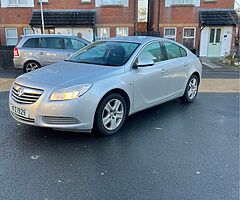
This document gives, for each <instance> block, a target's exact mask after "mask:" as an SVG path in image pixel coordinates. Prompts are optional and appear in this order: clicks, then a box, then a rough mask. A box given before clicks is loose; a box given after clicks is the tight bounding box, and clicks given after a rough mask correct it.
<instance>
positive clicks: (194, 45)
mask: <svg viewBox="0 0 240 200" xmlns="http://www.w3.org/2000/svg"><path fill="white" fill-rule="evenodd" d="M185 29H194V36H190V37H186V36H184V30H185ZM184 38H193V39H194V42H193V48H196V43H195V42H196V27H184V28H183V33H182V44H183V39H184Z"/></svg>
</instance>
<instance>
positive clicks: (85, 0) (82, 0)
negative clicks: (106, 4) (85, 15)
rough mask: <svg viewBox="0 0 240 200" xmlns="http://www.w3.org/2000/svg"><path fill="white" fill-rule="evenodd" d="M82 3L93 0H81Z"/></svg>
mask: <svg viewBox="0 0 240 200" xmlns="http://www.w3.org/2000/svg"><path fill="white" fill-rule="evenodd" d="M81 2H82V3H91V2H92V0H81Z"/></svg>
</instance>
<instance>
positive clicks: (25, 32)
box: [23, 28, 34, 35]
mask: <svg viewBox="0 0 240 200" xmlns="http://www.w3.org/2000/svg"><path fill="white" fill-rule="evenodd" d="M23 34H24V35H31V34H34V32H33V30H32V29H31V28H23Z"/></svg>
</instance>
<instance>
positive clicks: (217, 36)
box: [209, 28, 221, 43]
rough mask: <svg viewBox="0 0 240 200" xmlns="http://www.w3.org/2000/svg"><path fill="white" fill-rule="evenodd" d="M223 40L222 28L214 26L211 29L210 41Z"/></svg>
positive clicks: (217, 41)
mask: <svg viewBox="0 0 240 200" xmlns="http://www.w3.org/2000/svg"><path fill="white" fill-rule="evenodd" d="M220 42H221V29H220V28H212V29H211V30H210V40H209V43H220Z"/></svg>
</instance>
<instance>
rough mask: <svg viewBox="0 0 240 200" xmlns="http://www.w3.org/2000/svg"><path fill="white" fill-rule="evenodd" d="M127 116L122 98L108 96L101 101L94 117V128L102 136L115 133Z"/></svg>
mask: <svg viewBox="0 0 240 200" xmlns="http://www.w3.org/2000/svg"><path fill="white" fill-rule="evenodd" d="M126 114H127V106H126V102H125V100H124V98H123V97H122V96H121V95H119V94H110V95H109V96H107V97H106V98H104V99H103V100H102V102H101V103H100V105H99V107H98V109H97V113H96V116H95V127H96V129H97V131H99V132H100V133H101V134H103V135H112V134H114V133H116V132H117V131H118V130H119V129H120V128H121V127H122V125H123V122H124V121H125V118H126Z"/></svg>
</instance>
